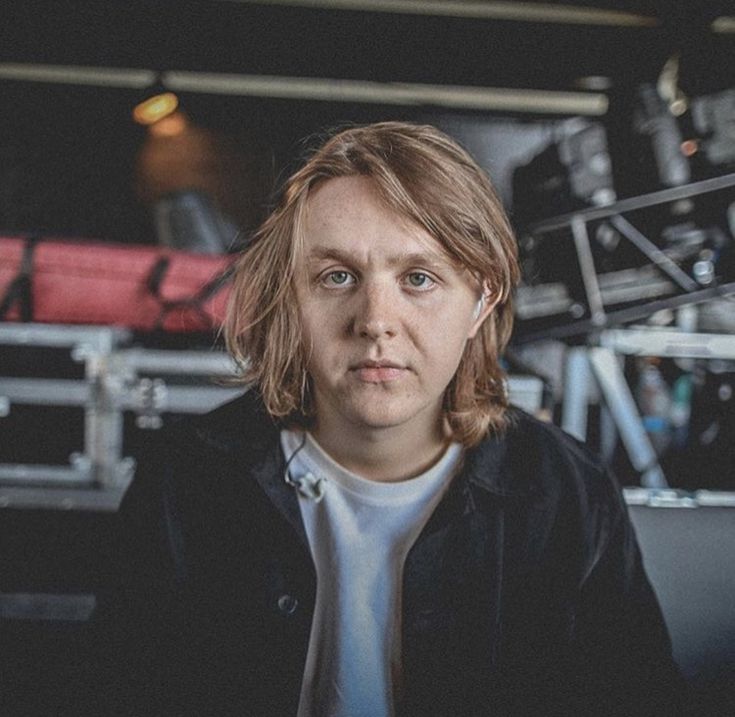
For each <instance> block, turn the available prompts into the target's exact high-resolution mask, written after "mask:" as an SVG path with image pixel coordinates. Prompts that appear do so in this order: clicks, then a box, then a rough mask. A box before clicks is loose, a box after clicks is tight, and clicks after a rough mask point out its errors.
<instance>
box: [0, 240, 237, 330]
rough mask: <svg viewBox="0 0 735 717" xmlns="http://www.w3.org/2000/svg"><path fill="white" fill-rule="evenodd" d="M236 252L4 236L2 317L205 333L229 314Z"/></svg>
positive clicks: (1, 247)
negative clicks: (225, 253) (215, 253)
mask: <svg viewBox="0 0 735 717" xmlns="http://www.w3.org/2000/svg"><path fill="white" fill-rule="evenodd" d="M234 260H235V257H234V256H211V255H204V254H195V253H192V252H184V251H175V250H171V249H163V248H161V247H156V246H143V245H124V244H109V243H103V242H92V241H84V242H77V241H66V240H61V239H45V238H44V239H38V238H35V239H34V238H26V237H8V238H0V320H6V321H38V322H43V323H64V324H104V325H114V326H124V327H128V328H131V329H137V330H142V331H151V330H154V329H164V330H165V331H173V332H189V331H206V330H209V329H212V328H214V327H217V326H219V325H220V323H221V322H222V319H223V318H224V312H225V305H226V302H227V297H228V294H229V285H228V279H229V277H230V274H231V271H232V266H233V263H234Z"/></svg>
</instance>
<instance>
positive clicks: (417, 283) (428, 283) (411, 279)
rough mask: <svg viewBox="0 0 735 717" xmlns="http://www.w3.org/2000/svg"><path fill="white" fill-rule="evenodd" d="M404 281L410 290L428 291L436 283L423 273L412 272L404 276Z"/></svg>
mask: <svg viewBox="0 0 735 717" xmlns="http://www.w3.org/2000/svg"><path fill="white" fill-rule="evenodd" d="M406 281H407V282H408V284H409V286H410V287H411V288H412V289H430V288H431V287H432V286H434V284H435V283H436V282H435V281H434V280H433V279H432V278H431V277H430V276H429V275H428V274H424V272H423V271H412V272H411V273H410V274H408V275H407V276H406Z"/></svg>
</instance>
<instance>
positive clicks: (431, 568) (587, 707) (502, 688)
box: [100, 392, 679, 717]
mask: <svg viewBox="0 0 735 717" xmlns="http://www.w3.org/2000/svg"><path fill="white" fill-rule="evenodd" d="M512 417H513V421H512V425H511V427H510V428H509V429H508V430H507V431H506V433H505V434H504V435H503V436H502V437H491V438H488V439H486V440H485V441H484V442H483V443H482V444H481V445H480V446H479V447H477V448H475V449H472V450H470V451H468V452H467V453H466V456H465V459H464V465H463V467H462V470H461V472H460V473H459V475H458V476H457V477H456V478H455V480H454V481H453V483H452V485H451V486H450V489H449V491H448V493H447V494H446V496H445V497H444V498H443V500H442V501H441V503H440V504H439V506H438V507H437V509H436V511H435V512H434V514H433V515H432V516H431V518H430V520H429V522H428V523H427V525H426V526H425V528H424V530H423V532H422V533H421V535H420V537H419V538H418V540H417V541H416V543H415V545H414V546H413V547H412V549H411V550H410V552H409V554H408V557H407V560H406V564H405V569H404V577H403V598H402V599H403V619H402V658H403V678H404V679H403V684H402V685H401V686H400V692H399V694H398V695H397V696H396V704H397V712H398V715H417V716H418V715H421V716H422V717H430V716H432V715H435V716H437V717H439V716H444V715H452V717H464V716H467V717H471V716H474V715H488V716H490V715H492V716H493V717H496V716H497V715H506V714H507V715H526V714H533V715H574V714H576V715H580V716H581V715H598V714H615V715H633V714H641V715H658V714H661V715H664V714H665V715H670V714H673V713H674V712H675V707H676V706H677V704H678V700H679V692H678V690H679V677H678V672H677V670H676V667H675V665H674V663H673V662H672V658H671V647H670V642H669V638H668V635H667V633H666V629H665V626H664V623H663V620H662V617H661V613H660V610H659V607H658V604H657V602H656V599H655V596H654V594H653V592H652V590H651V587H650V585H649V582H648V580H647V578H646V575H645V572H644V569H643V565H642V563H641V556H640V553H639V549H638V545H637V543H636V539H635V536H634V533H633V528H632V527H631V524H630V522H629V520H628V516H627V512H626V509H625V505H624V503H623V500H622V498H621V494H620V490H619V488H618V486H617V485H616V483H615V481H614V480H613V479H612V478H611V476H610V475H609V474H608V473H607V472H606V471H605V470H604V469H603V468H602V467H601V466H600V464H599V463H598V462H597V461H596V459H594V458H593V457H592V456H591V455H590V454H589V453H588V452H587V451H586V449H585V448H584V447H582V446H581V445H580V444H578V443H577V442H575V441H574V440H573V439H571V438H570V437H569V436H567V435H565V434H563V433H562V432H561V431H559V430H558V429H556V428H554V427H553V426H550V425H547V424H543V423H540V422H538V421H536V420H534V419H532V418H530V417H529V416H527V415H525V414H523V413H521V412H516V411H514V412H513V414H512ZM278 431H279V429H278V426H277V425H275V424H274V423H273V422H272V421H271V420H270V419H269V417H268V416H267V414H266V413H265V411H264V409H263V406H262V404H261V402H260V401H259V398H258V396H257V394H255V393H254V392H249V393H247V394H245V395H244V396H243V397H241V398H239V399H237V400H235V401H233V402H231V403H229V404H227V405H225V406H223V407H221V408H219V409H217V410H216V411H214V412H212V413H210V414H208V415H205V416H202V417H199V418H195V419H192V420H188V421H186V422H183V423H181V424H180V425H178V426H177V427H176V428H174V429H173V430H170V431H168V432H167V434H166V436H165V439H164V441H163V442H162V445H161V446H160V451H159V448H156V449H155V450H154V451H152V453H153V455H151V456H150V458H149V460H147V461H146V462H145V466H144V467H143V468H142V469H141V471H140V473H139V475H138V476H137V477H136V481H135V483H134V485H133V488H132V489H131V491H130V492H129V495H128V496H127V497H126V500H125V503H124V506H123V511H122V513H121V519H122V521H123V522H122V524H121V530H122V531H123V539H124V543H125V546H126V547H125V549H124V550H123V551H122V552H121V553H120V554H119V555H118V556H117V558H116V559H117V560H118V564H119V565H120V568H121V569H120V585H118V586H117V589H116V590H113V591H112V592H111V595H110V598H111V599H110V600H109V601H108V602H107V604H106V605H105V606H104V609H103V610H102V612H101V614H102V615H103V620H102V622H103V623H104V629H105V630H106V638H105V640H104V644H105V646H106V647H105V651H104V652H105V656H104V657H101V658H100V665H101V669H106V670H107V676H106V679H107V681H108V682H107V684H108V687H107V689H106V691H105V695H106V700H108V703H107V704H106V705H105V709H106V711H107V712H109V713H111V712H116V711H119V712H125V713H129V714H145V715H156V714H201V715H229V714H233V715H235V714H237V715H241V716H242V715H295V713H296V708H297V703H298V697H299V689H300V685H301V677H302V672H303V667H304V662H305V657H306V651H307V644H308V638H309V630H310V626H311V619H312V614H313V609H314V599H315V582H316V578H315V573H314V568H313V564H312V560H311V557H310V554H309V548H308V544H307V540H306V536H305V532H304V528H303V525H302V522H301V516H300V512H299V507H298V502H297V497H296V495H295V493H294V492H293V489H292V488H291V487H289V486H288V485H287V484H286V483H285V481H284V457H283V454H282V451H281V448H280V444H279V439H278V436H279V433H278ZM104 602H105V601H103V604H104Z"/></svg>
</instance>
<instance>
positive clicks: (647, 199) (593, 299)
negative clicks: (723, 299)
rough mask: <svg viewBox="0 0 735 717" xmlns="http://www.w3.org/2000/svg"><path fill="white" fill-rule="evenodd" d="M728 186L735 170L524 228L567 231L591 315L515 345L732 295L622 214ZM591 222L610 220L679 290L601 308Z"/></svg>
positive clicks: (733, 289)
mask: <svg viewBox="0 0 735 717" xmlns="http://www.w3.org/2000/svg"><path fill="white" fill-rule="evenodd" d="M731 187H735V173H731V174H725V175H722V176H720V177H714V178H712V179H705V180H702V181H700V182H693V183H691V184H686V185H683V186H681V187H673V188H670V189H664V190H661V191H658V192H651V193H650V194H644V195H641V196H638V197H631V198H629V199H623V200H620V201H618V202H614V203H613V204H609V205H606V206H602V207H589V208H587V209H582V210H579V211H575V212H571V213H569V214H562V215H560V216H557V217H552V218H550V219H546V220H544V221H541V222H538V223H536V224H532V225H531V226H530V227H528V229H527V231H528V233H529V234H530V235H532V236H539V235H542V234H548V233H551V232H554V231H559V230H563V229H568V230H570V231H571V234H572V238H573V240H574V247H575V250H576V254H577V261H578V263H579V268H580V272H581V275H582V281H583V285H584V292H585V298H586V300H587V307H588V309H589V314H590V318H589V319H588V320H582V321H577V322H572V323H568V324H565V325H562V326H557V327H554V328H550V329H547V330H541V331H536V332H533V333H528V334H525V335H521V336H519V337H518V339H517V341H518V342H519V343H531V342H533V341H537V340H541V339H550V338H558V339H561V338H567V337H570V336H575V335H580V334H585V333H589V332H593V331H598V330H600V329H602V328H605V327H609V326H613V325H619V324H622V323H625V322H628V321H636V320H638V319H642V318H645V317H646V316H650V315H651V314H652V313H654V312H655V311H659V310H660V309H664V308H672V309H673V308H676V307H678V306H682V305H686V304H696V303H701V302H703V301H709V300H711V299H714V298H717V297H720V296H730V295H733V294H735V282H731V283H728V284H723V285H721V286H713V287H701V286H700V285H699V284H698V283H697V282H696V281H694V279H692V278H691V277H690V276H689V275H688V274H687V273H686V272H685V271H683V270H682V269H681V268H680V267H679V266H678V265H677V264H676V262H674V261H673V260H672V259H671V258H670V257H669V256H668V254H666V252H665V251H663V250H661V249H659V248H658V247H657V246H656V244H655V243H654V242H652V241H651V240H650V239H648V237H646V236H645V235H644V234H643V233H642V232H641V231H640V230H639V229H638V228H637V227H635V226H634V225H633V224H632V223H631V222H630V221H629V220H628V219H626V218H625V217H624V216H623V214H626V213H628V212H633V211H638V210H640V209H647V208H650V207H655V206H658V205H661V204H669V203H672V202H677V201H682V200H686V199H690V198H692V197H696V196H700V195H702V194H709V193H712V192H717V191H722V190H724V189H729V188H731ZM596 221H607V222H609V224H610V225H611V226H612V227H613V228H614V229H615V230H616V231H617V232H618V233H619V234H620V235H621V236H622V237H624V238H625V239H626V240H627V241H629V242H630V243H631V244H633V246H635V247H636V248H637V249H638V250H639V251H640V252H641V253H642V254H644V256H646V258H647V259H649V260H650V261H651V262H652V264H653V265H654V266H655V267H656V268H657V269H659V270H660V271H661V272H662V273H663V274H664V275H665V276H667V277H668V278H669V279H671V280H672V281H673V282H674V283H675V284H676V285H677V286H678V287H679V288H681V289H682V290H683V292H684V293H682V294H679V295H676V296H673V297H668V298H665V299H659V300H657V301H652V302H648V303H645V304H640V305H638V306H633V307H629V308H627V309H622V310H618V311H613V312H609V313H608V312H606V310H605V304H604V300H603V292H602V291H601V289H600V282H599V278H598V276H597V272H596V269H595V264H594V260H593V257H592V251H591V247H590V240H589V233H588V229H587V228H588V225H589V224H590V223H591V222H596Z"/></svg>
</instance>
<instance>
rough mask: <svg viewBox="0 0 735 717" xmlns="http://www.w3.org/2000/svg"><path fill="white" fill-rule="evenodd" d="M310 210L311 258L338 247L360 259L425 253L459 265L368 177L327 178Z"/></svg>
mask: <svg viewBox="0 0 735 717" xmlns="http://www.w3.org/2000/svg"><path fill="white" fill-rule="evenodd" d="M305 209H306V211H305V221H304V231H303V243H304V250H305V253H306V257H307V259H308V258H310V257H313V256H314V255H318V254H320V253H324V250H325V249H328V248H334V249H339V250H340V251H342V252H348V253H350V254H353V255H355V256H356V257H360V256H364V257H368V256H375V255H376V254H394V255H400V254H408V253H411V254H414V253H424V254H428V255H431V256H433V257H434V258H435V259H436V260H442V261H444V262H448V263H452V264H453V263H454V262H453V261H452V260H451V259H450V257H449V255H448V254H447V252H446V250H445V249H444V248H443V247H442V245H441V244H440V243H439V242H438V241H437V240H436V239H435V238H434V237H432V236H431V235H430V234H429V233H428V232H427V231H426V230H425V229H423V228H422V227H421V226H419V225H418V224H417V223H416V222H414V221H413V220H411V219H409V218H408V217H406V216H403V215H401V214H399V213H398V212H397V211H396V210H395V209H393V208H392V207H389V206H388V205H387V204H386V203H385V201H384V200H383V199H382V197H381V196H380V195H379V194H378V191H377V189H376V187H375V184H374V182H373V181H372V180H370V179H368V178H366V177H359V176H351V177H338V178H335V179H330V180H328V181H326V182H325V183H324V184H322V185H320V186H319V187H318V189H317V190H316V192H314V194H313V195H312V196H311V197H310V198H309V199H308V201H307V204H306V208H305Z"/></svg>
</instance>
